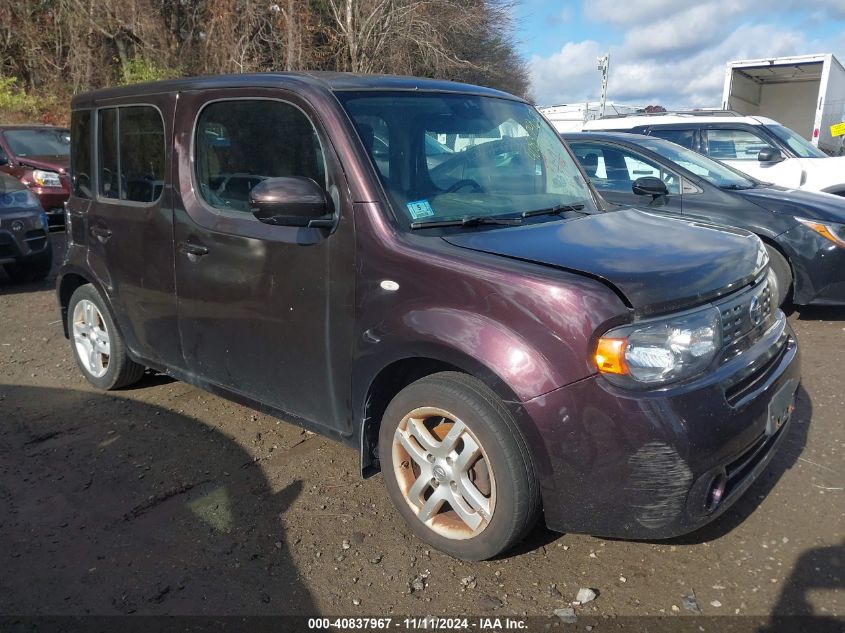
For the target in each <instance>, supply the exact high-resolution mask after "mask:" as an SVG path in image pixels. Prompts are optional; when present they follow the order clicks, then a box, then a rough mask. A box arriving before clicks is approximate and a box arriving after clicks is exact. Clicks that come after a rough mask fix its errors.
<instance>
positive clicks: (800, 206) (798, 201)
mask: <svg viewBox="0 0 845 633" xmlns="http://www.w3.org/2000/svg"><path fill="white" fill-rule="evenodd" d="M820 160H822V159H820ZM736 193H737V194H739V195H740V196H742V197H743V198H745V199H746V200H748V201H750V202H753V203H754V204H756V205H757V206H760V207H763V208H764V209H766V210H768V211H772V212H773V213H782V214H784V215H791V216H797V217H801V218H809V219H811V220H820V221H824V222H842V223H845V197H842V196H836V195H833V194H832V193H819V192H815V191H804V190H803V189H787V188H786V187H755V188H754V189H741V190H739V191H737V192H736Z"/></svg>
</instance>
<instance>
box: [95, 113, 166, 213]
mask: <svg viewBox="0 0 845 633" xmlns="http://www.w3.org/2000/svg"><path fill="white" fill-rule="evenodd" d="M98 152H99V176H100V179H99V180H100V183H99V191H100V196H101V197H102V198H109V199H115V200H126V201H130V202H139V203H146V204H153V203H155V202H156V201H157V200H158V199H159V198H160V197H161V193H162V191H163V189H164V174H165V158H166V152H165V138H164V122H163V121H162V119H161V115H160V114H159V111H158V110H157V109H156V108H154V107H152V106H125V107H123V106H122V107H117V108H105V109H101V110H100V111H99V143H98Z"/></svg>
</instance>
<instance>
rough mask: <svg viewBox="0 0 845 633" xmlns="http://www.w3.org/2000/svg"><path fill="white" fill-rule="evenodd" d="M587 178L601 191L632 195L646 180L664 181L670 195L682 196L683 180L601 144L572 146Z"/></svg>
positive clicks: (625, 151) (617, 149) (573, 144)
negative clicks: (641, 180) (638, 183)
mask: <svg viewBox="0 0 845 633" xmlns="http://www.w3.org/2000/svg"><path fill="white" fill-rule="evenodd" d="M569 146H570V148H572V151H573V152H574V153H575V157H576V158H577V159H578V162H579V163H580V164H581V167H583V168H584V171H585V172H586V174H587V177H588V178H589V179H590V181H591V182H592V183H593V185H595V187H596V189H599V190H600V191H613V192H617V193H631V186H632V185H633V183H634V181H635V180H637V179H638V178H642V177H644V176H652V177H654V178H660V180H662V181H663V182H664V183H666V188H667V189H668V190H669V193H674V194H678V193H680V191H681V189H680V182H681V178H680V176H678V175H677V174H675V173H673V172H671V171H668V170H666V169H664V168H663V167H661V166H660V165H658V164H657V163H654V162H652V161H651V160H649V159H648V158H646V157H645V156H642V155H640V154H637V153H634V152H632V151H630V150H628V149H626V148H622V147H618V146H613V145H604V144H598V143H578V142H575V143H572V142H570V143H569Z"/></svg>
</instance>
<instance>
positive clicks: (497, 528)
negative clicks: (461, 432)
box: [379, 372, 540, 561]
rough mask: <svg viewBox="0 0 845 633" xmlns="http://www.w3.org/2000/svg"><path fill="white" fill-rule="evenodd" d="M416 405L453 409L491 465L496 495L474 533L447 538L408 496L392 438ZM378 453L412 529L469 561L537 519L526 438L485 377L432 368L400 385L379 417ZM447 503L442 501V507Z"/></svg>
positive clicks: (505, 545) (517, 536)
mask: <svg viewBox="0 0 845 633" xmlns="http://www.w3.org/2000/svg"><path fill="white" fill-rule="evenodd" d="M420 407H434V408H437V409H442V410H444V411H446V412H449V413H451V414H454V415H455V416H456V418H458V419H460V420H461V421H462V422H463V423H464V424H465V425H466V427H467V428H468V429H469V430H470V431H471V433H472V435H474V436H475V438H476V439H477V440H478V443H479V444H480V445H481V447H482V448H483V451H484V453H485V460H486V462H489V468H490V470H491V471H492V478H491V479H492V480H493V481H494V482H495V483H494V485H493V487H492V489H493V490H494V492H493V493H491V496H492V495H495V500H494V505H493V506H492V507H493V509H492V513H491V516H490V517H489V519H488V520H487V523H486V527H484V528H483V529H481V531H480V532H478V533H477V534H476V533H474V532H473V533H472V535H468V537H467V535H465V536H464V537H462V538H450V537H447V536H444V535H443V534H440V533H438V532H436V531H435V530H434V529H432V528H431V527H429V526H428V525H426V524H425V523H424V522H423V521H422V520H421V519H420V518H418V516H417V513H416V511H415V510H413V509H412V508H411V504H410V502H409V501H408V499H407V498H406V495H405V492H404V491H403V489H402V485H401V484H400V482H399V475H397V474H396V471H395V470H394V450H393V442H394V436H395V434H396V432H397V429H398V428H399V427H400V424H401V423H402V421H403V420H404V419H405V418H406V416H407V415H408V414H409V413H410V412H412V411H414V410H415V409H418V408H420ZM379 459H380V462H381V467H382V473H383V475H384V481H385V487H386V488H387V493H388V495H389V496H390V499H391V501H392V502H393V505H394V506H395V507H396V509H397V511H398V512H399V514H400V515H401V516H402V518H403V519H404V520H405V522H406V523H407V525H408V527H410V529H411V531H413V532H414V534H415V535H416V536H417V537H419V538H420V539H421V540H423V541H425V542H426V543H429V544H430V545H432V546H433V547H435V548H437V549H439V550H441V551H443V552H445V553H447V554H449V555H451V556H454V557H455V558H460V559H463V560H473V561H477V560H485V559H488V558H492V557H493V556H496V555H497V554H499V553H501V552H504V551H505V550H507V549H509V548H511V547H513V546H514V545H515V544H516V543H518V542H519V541H520V540H522V539H523V538H524V537H525V535H526V534H527V533H528V531H529V530H530V529H531V528H532V527H533V526H534V525H535V523H536V522H537V518H538V516H539V512H540V493H539V485H538V482H537V477H536V474H535V472H534V468H533V464H532V461H531V457H530V454H529V452H528V446H527V444H526V442H525V439H524V438H523V436H522V434H521V433H520V432H519V429H518V427H517V425H516V422H515V421H514V419H513V417H512V416H511V414H510V412H509V411H508V410H507V408H506V407H505V406H504V404H503V403H502V401H501V400H500V399H499V398H498V397H497V396H496V394H495V393H493V391H492V390H490V389H489V388H488V387H487V386H486V385H485V384H484V383H482V382H481V381H479V380H477V379H476V378H473V377H471V376H468V375H466V374H461V373H457V372H441V373H438V374H432V375H430V376H426V377H425V378H422V379H420V380H418V381H416V382H414V383H412V384H410V385H408V386H407V387H405V389H403V390H402V391H400V392H399V393H398V394H397V395H396V397H395V398H393V400H392V401H391V402H390V404H389V405H388V407H387V410H386V411H385V413H384V417H383V418H382V423H381V427H380V430H379ZM479 461H480V460H479ZM450 463H451V462H450ZM406 464H407V462H403V463H402V464H399V467H400V468H407V465H406ZM400 472H402V471H400ZM414 476H416V475H412V477H414ZM432 481H433V480H432ZM444 484H445V481H444ZM438 485H439V484H438ZM433 490H434V489H433V488H432V491H433ZM453 490H454V488H453ZM449 507H450V506H448V504H446V505H444V506H443V510H446V509H447V508H449ZM462 527H465V526H462Z"/></svg>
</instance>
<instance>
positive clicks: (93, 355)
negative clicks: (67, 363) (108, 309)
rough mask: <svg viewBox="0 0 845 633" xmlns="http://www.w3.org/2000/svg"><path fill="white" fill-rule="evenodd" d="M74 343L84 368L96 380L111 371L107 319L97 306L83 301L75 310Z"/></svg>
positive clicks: (85, 300)
mask: <svg viewBox="0 0 845 633" xmlns="http://www.w3.org/2000/svg"><path fill="white" fill-rule="evenodd" d="M73 343H74V345H75V347H76V354H77V356H78V357H79V360H80V363H81V365H82V367H83V368H84V369H85V371H87V372H88V373H89V374H91V375H92V376H93V377H94V378H102V377H103V376H104V375H105V374H106V372H107V371H108V369H109V359H110V357H111V343H110V340H109V332H108V329H107V328H106V322H105V319H103V315H102V314H101V313H100V310H99V309H98V308H97V306H96V305H95V304H94V303H93V302H91V301H88V300H87V299H82V300H81V301H79V302H78V303H77V304H76V306H74V308H73Z"/></svg>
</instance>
